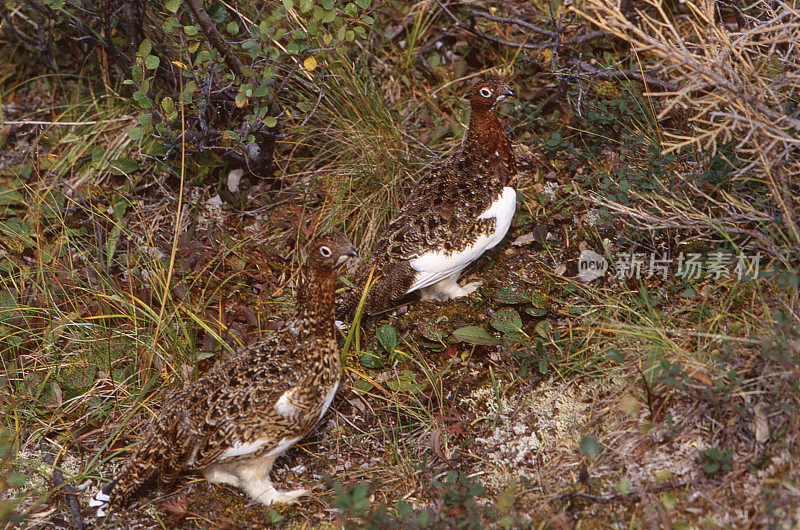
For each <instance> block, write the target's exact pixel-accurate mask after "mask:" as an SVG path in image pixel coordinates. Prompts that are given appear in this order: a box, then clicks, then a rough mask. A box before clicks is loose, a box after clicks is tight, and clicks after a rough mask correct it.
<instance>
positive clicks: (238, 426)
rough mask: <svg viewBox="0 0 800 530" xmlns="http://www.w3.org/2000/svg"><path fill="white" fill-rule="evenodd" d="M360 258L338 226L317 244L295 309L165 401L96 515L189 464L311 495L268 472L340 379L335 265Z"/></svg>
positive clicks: (253, 491)
mask: <svg viewBox="0 0 800 530" xmlns="http://www.w3.org/2000/svg"><path fill="white" fill-rule="evenodd" d="M354 256H356V252H355V250H354V249H353V246H352V245H351V244H350V242H349V241H348V240H347V238H346V237H345V236H343V235H341V234H339V233H332V234H329V235H327V236H321V237H319V238H317V239H316V240H315V241H314V242H313V243H312V244H311V247H310V251H309V256H308V259H307V261H306V265H305V267H304V274H305V276H306V277H305V278H301V279H300V284H299V287H298V294H297V309H296V311H295V313H294V315H293V316H292V317H291V318H290V319H288V320H287V321H286V323H285V324H284V325H283V326H282V327H281V328H280V329H279V330H278V331H277V332H276V333H275V334H274V335H271V336H269V337H267V338H265V339H262V340H260V341H258V342H256V343H254V344H252V345H250V346H248V347H246V348H244V349H243V350H241V351H240V352H239V353H238V354H237V355H235V356H234V357H232V358H230V359H228V360H226V361H225V362H223V363H221V364H219V365H217V366H215V367H214V368H212V369H211V370H210V371H209V372H208V373H206V374H205V375H203V376H202V377H201V378H200V379H198V380H197V381H196V382H194V383H193V384H191V385H190V386H189V387H187V388H186V389H185V390H182V391H180V392H179V393H178V394H177V395H175V396H174V397H173V398H172V399H170V400H169V401H168V402H167V403H166V405H164V407H163V408H162V409H161V413H160V414H159V415H158V417H157V418H156V419H155V421H154V422H153V424H152V425H151V427H150V429H149V430H148V432H147V434H146V435H145V436H144V440H143V442H142V444H141V445H140V446H139V447H138V448H137V449H136V451H135V452H134V453H133V454H132V455H131V456H130V457H129V459H128V461H127V462H126V463H125V464H124V466H123V467H122V470H121V471H120V472H119V474H118V475H117V477H116V478H114V480H112V481H111V482H110V483H108V484H106V485H105V486H104V487H103V488H102V489H101V490H100V491H99V492H97V494H96V495H95V496H94V497H93V498H92V500H91V501H90V503H89V504H90V506H93V507H97V508H98V511H97V515H98V516H103V515H105V513H106V511H107V510H113V509H115V508H118V507H120V506H123V505H125V504H126V503H127V502H128V501H130V500H131V498H132V497H133V495H134V494H135V493H136V492H137V490H138V489H139V487H140V486H142V485H143V484H145V482H147V481H148V480H149V479H150V478H151V477H153V476H154V475H155V474H158V476H159V482H160V483H161V484H169V483H170V482H172V481H173V480H174V479H175V478H176V477H177V476H178V474H179V473H181V471H183V470H187V469H188V470H200V471H202V473H203V474H204V475H205V477H206V479H207V480H208V481H210V482H219V483H225V484H230V485H232V486H235V487H237V488H241V489H242V490H244V491H245V492H246V493H247V494H248V495H250V497H252V498H253V499H255V500H256V501H258V502H261V503H263V504H267V505H268V504H272V503H288V502H292V501H293V500H294V499H296V498H297V497H299V496H300V495H303V494H304V493H306V491H305V490H295V491H289V492H280V491H277V490H276V489H275V488H274V487H273V485H272V482H271V481H270V479H269V473H270V470H271V469H272V464H273V462H274V461H275V459H276V458H277V457H278V456H279V455H280V454H281V453H283V452H284V451H286V450H287V449H288V448H289V447H291V446H292V445H294V444H295V443H296V442H297V441H298V440H300V439H301V438H302V437H303V436H305V435H306V434H307V433H308V432H309V431H310V430H311V429H312V428H313V427H314V425H315V424H316V423H317V422H318V421H319V420H320V418H322V415H323V414H325V411H326V410H327V409H328V407H329V406H330V404H331V401H332V400H333V396H334V394H335V393H336V389H337V388H338V386H339V380H340V377H341V368H340V366H341V365H340V360H339V346H338V342H337V333H336V330H335V327H334V323H333V316H334V315H333V312H334V284H335V281H336V269H337V268H338V267H339V265H341V264H342V263H344V262H345V261H347V259H348V258H350V257H354Z"/></svg>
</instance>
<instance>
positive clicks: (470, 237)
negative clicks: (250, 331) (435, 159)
mask: <svg viewBox="0 0 800 530" xmlns="http://www.w3.org/2000/svg"><path fill="white" fill-rule="evenodd" d="M513 95H514V93H513V91H512V90H511V89H510V88H509V87H508V85H506V83H505V82H504V81H503V80H502V79H500V78H499V77H496V76H491V77H487V78H486V79H482V80H480V81H478V82H477V83H476V84H475V85H474V86H473V87H472V92H471V95H470V106H471V108H472V113H471V116H470V121H469V130H468V132H467V139H466V141H465V143H464V145H463V147H462V148H461V149H460V150H459V151H458V152H456V153H455V154H454V155H453V156H452V157H450V158H449V159H447V160H446V161H445V162H444V163H442V164H441V165H439V166H436V167H434V168H433V169H432V170H431V171H430V172H429V173H428V174H427V175H424V176H423V177H422V178H420V180H418V181H417V183H416V184H415V185H414V188H413V189H412V191H411V195H410V196H409V198H408V201H407V202H406V203H405V204H404V205H403V206H402V208H401V209H400V211H399V212H398V214H397V215H396V216H395V217H394V219H392V221H391V222H390V223H389V225H388V227H387V228H386V230H385V232H384V233H383V234H382V235H381V237H380V238H379V240H378V242H377V244H376V245H375V249H374V252H373V253H372V256H371V258H370V259H369V260H367V261H366V263H364V264H363V265H362V266H361V267H359V270H358V272H357V273H356V278H355V281H354V282H353V283H354V284H355V286H356V289H353V290H351V291H349V292H346V293H345V294H344V295H343V296H342V298H340V299H339V300H337V318H340V319H345V318H349V317H352V315H353V313H354V312H355V309H356V307H357V306H358V304H359V301H360V299H361V295H362V291H363V289H364V285H365V283H366V279H367V278H368V276H369V273H370V271H371V270H373V268H374V272H373V278H374V283H373V285H372V287H371V289H370V291H369V294H368V296H367V301H366V304H365V308H364V311H365V313H367V314H369V313H372V312H375V311H378V310H380V309H383V308H386V307H390V306H391V304H392V303H393V302H395V301H396V300H398V299H399V298H401V297H403V296H404V295H406V294H408V293H411V292H413V291H416V290H420V291H421V297H422V299H423V300H426V299H439V300H448V299H450V298H458V297H461V296H465V295H468V294H470V293H472V292H474V291H475V290H476V289H477V288H478V287H479V286H480V285H481V282H473V283H469V284H467V285H464V286H460V285H459V284H458V283H457V280H458V277H459V275H460V274H461V271H463V270H464V268H466V267H467V265H469V264H470V263H472V262H473V261H475V260H476V259H478V258H479V257H480V256H481V254H483V253H484V252H485V251H487V250H489V249H491V248H493V247H494V246H496V245H497V244H498V243H499V242H500V241H501V240H502V239H503V237H504V236H505V234H506V232H507V231H508V228H509V226H510V225H511V219H512V217H513V216H514V211H515V210H516V204H517V202H516V201H517V196H516V191H515V190H514V188H512V187H510V186H509V184H510V180H511V179H512V178H513V177H514V175H515V174H516V167H515V164H514V154H513V152H512V150H511V142H510V140H509V139H508V136H506V134H505V132H504V131H503V128H502V127H501V126H500V122H499V121H498V119H497V107H498V104H499V103H500V102H502V101H503V100H505V99H506V98H508V97H511V96H513Z"/></svg>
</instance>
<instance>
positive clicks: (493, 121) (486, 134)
mask: <svg viewBox="0 0 800 530" xmlns="http://www.w3.org/2000/svg"><path fill="white" fill-rule="evenodd" d="M503 141H506V142H507V141H508V137H507V136H506V133H505V132H504V131H503V128H502V127H501V126H500V121H499V120H498V119H497V113H496V112H494V111H492V110H487V109H478V110H476V111H475V112H474V113H473V115H472V116H470V119H469V130H468V131H467V148H468V149H480V150H483V149H489V148H493V147H495V148H496V147H497V146H499V145H500V144H501V143H503Z"/></svg>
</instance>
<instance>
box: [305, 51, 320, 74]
mask: <svg viewBox="0 0 800 530" xmlns="http://www.w3.org/2000/svg"><path fill="white" fill-rule="evenodd" d="M303 68H305V69H306V70H308V71H309V72H311V71H313V70H315V69H316V68H317V60H316V59H315V58H314V56H313V55H309V56H308V57H306V58H305V59H304V60H303Z"/></svg>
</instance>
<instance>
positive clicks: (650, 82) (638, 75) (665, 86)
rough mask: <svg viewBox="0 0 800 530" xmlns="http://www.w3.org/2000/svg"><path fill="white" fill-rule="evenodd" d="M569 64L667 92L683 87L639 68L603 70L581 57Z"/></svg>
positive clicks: (568, 64)
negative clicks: (650, 74) (582, 59)
mask: <svg viewBox="0 0 800 530" xmlns="http://www.w3.org/2000/svg"><path fill="white" fill-rule="evenodd" d="M567 66H570V67H572V68H576V69H578V70H580V71H581V72H583V73H585V74H588V75H590V76H591V77H596V78H598V79H630V80H631V81H636V82H637V83H641V84H643V85H645V86H646V87H648V88H650V87H655V88H658V89H660V90H664V91H667V92H677V91H679V90H680V89H681V88H682V87H681V86H680V85H677V84H675V83H670V82H669V81H664V80H662V79H656V78H655V77H652V76H649V75H647V74H645V73H643V72H640V71H639V70H603V69H602V68H598V67H596V66H594V65H593V64H590V63H587V62H586V61H581V60H580V59H572V60H570V61H568V62H567Z"/></svg>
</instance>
